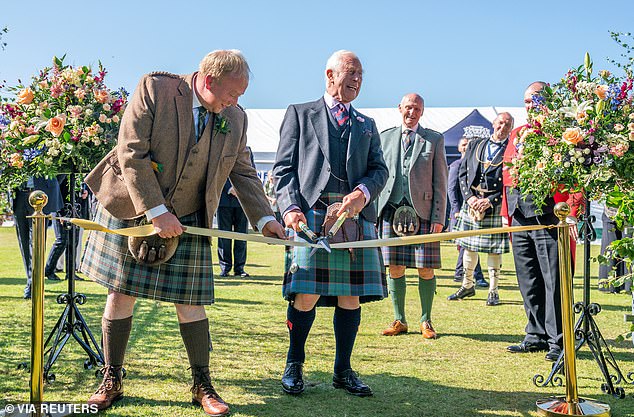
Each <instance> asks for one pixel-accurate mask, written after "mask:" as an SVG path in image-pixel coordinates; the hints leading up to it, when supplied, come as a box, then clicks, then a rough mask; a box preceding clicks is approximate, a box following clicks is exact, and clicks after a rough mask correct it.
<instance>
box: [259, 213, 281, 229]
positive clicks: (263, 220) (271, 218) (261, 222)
mask: <svg viewBox="0 0 634 417" xmlns="http://www.w3.org/2000/svg"><path fill="white" fill-rule="evenodd" d="M276 221H277V219H276V218H275V216H264V217H262V218H261V219H260V220H258V225H257V227H258V230H259V231H260V233H262V230H264V226H266V224H267V223H268V222H276Z"/></svg>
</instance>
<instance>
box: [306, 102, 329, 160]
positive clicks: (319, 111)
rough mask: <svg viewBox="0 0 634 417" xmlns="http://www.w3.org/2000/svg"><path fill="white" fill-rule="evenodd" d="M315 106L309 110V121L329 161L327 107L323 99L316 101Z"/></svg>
mask: <svg viewBox="0 0 634 417" xmlns="http://www.w3.org/2000/svg"><path fill="white" fill-rule="evenodd" d="M313 104H314V106H313V107H312V108H309V109H308V119H309V120H310V124H311V126H312V127H313V130H314V133H315V136H316V137H317V142H318V143H319V147H320V148H321V152H322V153H323V154H324V156H325V157H326V160H327V159H328V158H329V156H330V146H329V145H328V125H327V123H328V115H327V114H326V105H325V103H324V99H323V98H321V99H319V100H317V101H315V102H314V103H313Z"/></svg>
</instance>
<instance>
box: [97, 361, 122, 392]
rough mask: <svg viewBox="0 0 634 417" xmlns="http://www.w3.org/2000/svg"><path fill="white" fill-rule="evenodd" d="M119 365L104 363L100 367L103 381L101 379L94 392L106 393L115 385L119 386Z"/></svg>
mask: <svg viewBox="0 0 634 417" xmlns="http://www.w3.org/2000/svg"><path fill="white" fill-rule="evenodd" d="M120 370H121V367H114V366H112V365H105V366H104V367H103V368H102V370H101V371H102V372H103V381H101V385H99V388H97V391H96V392H95V394H107V393H108V392H109V391H112V390H114V389H115V387H117V385H118V387H120V386H121V377H120V376H119V372H120Z"/></svg>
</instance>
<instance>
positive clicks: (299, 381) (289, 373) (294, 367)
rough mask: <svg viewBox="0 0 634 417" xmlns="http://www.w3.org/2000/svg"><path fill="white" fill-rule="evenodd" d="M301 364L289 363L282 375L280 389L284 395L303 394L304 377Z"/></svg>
mask: <svg viewBox="0 0 634 417" xmlns="http://www.w3.org/2000/svg"><path fill="white" fill-rule="evenodd" d="M303 366H304V364H303V363H301V362H289V363H287V364H286V368H285V369H284V375H282V389H283V390H284V392H285V393H287V394H291V395H298V394H301V393H302V392H304V376H303V372H302V367H303Z"/></svg>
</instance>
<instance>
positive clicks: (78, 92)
mask: <svg viewBox="0 0 634 417" xmlns="http://www.w3.org/2000/svg"><path fill="white" fill-rule="evenodd" d="M75 97H77V98H78V99H79V100H80V101H81V100H83V99H84V97H86V90H84V89H82V88H80V89H79V90H75Z"/></svg>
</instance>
